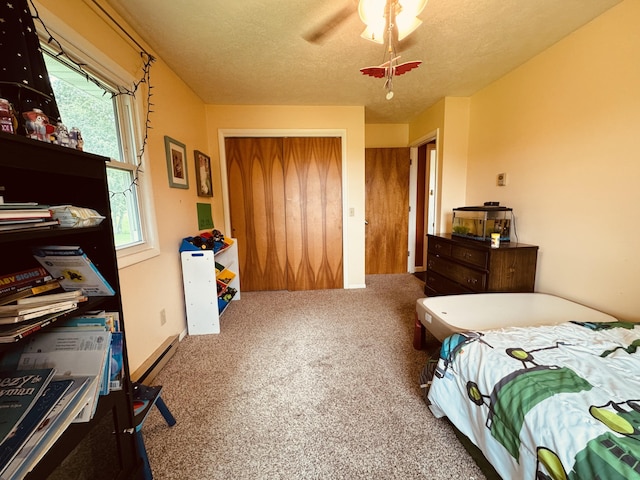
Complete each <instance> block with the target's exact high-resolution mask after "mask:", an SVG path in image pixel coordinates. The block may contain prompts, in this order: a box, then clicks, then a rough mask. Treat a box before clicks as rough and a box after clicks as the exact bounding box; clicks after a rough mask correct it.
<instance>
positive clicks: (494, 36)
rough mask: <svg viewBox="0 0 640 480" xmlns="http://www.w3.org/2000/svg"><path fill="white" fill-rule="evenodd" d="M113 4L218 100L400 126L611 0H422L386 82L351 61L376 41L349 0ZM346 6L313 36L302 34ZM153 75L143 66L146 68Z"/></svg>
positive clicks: (137, 0)
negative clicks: (359, 116)
mask: <svg viewBox="0 0 640 480" xmlns="http://www.w3.org/2000/svg"><path fill="white" fill-rule="evenodd" d="M93 1H94V2H95V1H97V2H98V3H107V4H109V5H111V6H112V7H113V8H114V9H115V10H116V12H118V13H119V14H120V15H121V16H122V17H123V18H124V19H125V20H126V21H127V22H128V23H129V24H130V25H131V26H132V27H133V28H134V29H135V31H136V32H137V33H138V34H139V35H140V36H141V37H142V38H143V39H144V41H146V42H147V43H148V44H149V45H150V46H151V48H152V49H153V50H152V53H153V54H155V55H157V56H159V57H160V58H161V59H162V60H163V61H165V62H166V63H167V64H168V65H169V67H170V68H171V69H173V70H174V71H175V72H176V73H177V74H178V75H179V76H180V77H181V78H182V79H183V80H184V81H185V82H186V83H187V85H189V86H190V87H191V88H192V89H193V91H194V92H195V93H196V94H197V95H198V96H199V97H200V98H201V99H202V100H203V101H204V102H205V103H208V104H216V105H364V106H365V120H366V122H367V123H406V122H408V121H410V120H411V119H412V118H413V117H415V116H416V115H417V114H419V113H420V112H422V111H423V110H424V109H426V108H427V107H429V106H431V105H433V104H434V103H435V102H437V101H438V100H440V99H441V98H443V97H445V96H469V95H471V94H473V93H475V92H477V91H478V90H480V89H482V88H483V87H485V86H486V85H488V84H489V83H491V82H492V81H494V80H496V79H498V78H500V77H501V76H503V75H504V74H506V73H507V72H509V71H511V70H513V69H514V68H516V67H518V66H519V65H521V64H522V63H524V62H526V61H527V60H529V59H530V58H532V57H534V56H535V55H537V54H538V53H540V52H542V51H543V50H545V49H546V48H548V47H549V46H551V45H552V44H554V43H556V42H557V41H559V40H560V39H561V38H563V37H565V36H567V35H568V34H570V33H571V32H573V31H574V30H576V29H578V28H579V27H581V26H582V25H584V24H585V23H587V22H589V21H590V20H592V19H593V18H595V17H596V16H598V15H600V14H601V13H603V12H604V11H606V10H607V9H609V8H611V7H612V6H614V5H616V4H617V3H619V2H620V1H621V0H429V2H428V3H427V6H426V8H425V9H424V11H423V12H422V14H421V15H420V18H421V19H422V20H423V22H424V23H423V24H422V26H421V27H420V28H419V29H418V30H416V31H415V32H414V33H413V34H412V35H411V37H409V42H406V44H404V45H401V46H400V48H399V49H398V50H399V54H400V55H401V57H402V58H401V59H400V62H405V61H410V60H421V61H422V62H423V63H422V65H421V66H420V67H419V68H418V69H416V70H412V71H410V72H408V73H406V74H405V75H402V76H400V77H397V78H395V79H394V92H395V96H394V98H393V99H392V100H386V99H385V91H384V88H383V85H384V79H375V78H371V77H367V76H363V75H362V74H361V73H360V71H359V70H360V68H362V67H367V66H371V65H377V64H380V63H382V61H383V57H384V53H385V47H383V46H382V45H379V44H375V43H372V42H369V41H367V40H364V39H362V38H361V37H360V33H361V32H362V30H363V29H364V26H363V24H362V23H361V21H360V19H359V17H358V15H357V13H355V12H356V5H357V2H356V1H355V0H324V1H317V0H279V1H278V0H180V1H175V0H93ZM345 7H346V8H351V9H353V12H354V14H352V15H350V16H348V17H347V19H346V20H344V21H343V22H341V23H340V24H339V25H337V26H336V27H335V28H333V29H332V30H331V31H329V32H328V33H327V34H326V35H325V36H324V37H323V38H322V41H320V42H309V41H307V40H305V38H304V36H305V35H307V34H309V33H310V32H312V31H313V30H315V29H316V28H318V27H319V26H320V25H322V24H324V23H325V21H326V19H327V18H328V17H330V16H331V15H332V14H334V13H335V12H337V11H339V10H340V9H342V8H345ZM152 80H153V69H152Z"/></svg>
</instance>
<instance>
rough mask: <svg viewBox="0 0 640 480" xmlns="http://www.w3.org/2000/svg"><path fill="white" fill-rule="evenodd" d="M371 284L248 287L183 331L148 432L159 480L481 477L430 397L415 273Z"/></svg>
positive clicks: (376, 279) (372, 278) (145, 431)
mask: <svg viewBox="0 0 640 480" xmlns="http://www.w3.org/2000/svg"><path fill="white" fill-rule="evenodd" d="M366 281H367V288H366V289H358V290H322V291H307V292H284V291H282V292H242V299H241V300H240V301H238V302H233V303H232V304H231V305H230V306H229V308H228V310H227V311H226V312H225V313H224V315H223V316H222V325H221V330H222V333H221V334H220V335H204V336H193V337H190V336H187V337H186V338H185V339H184V340H183V341H182V342H181V343H180V345H179V346H178V348H177V352H176V354H175V355H174V357H173V358H172V359H171V360H170V362H169V363H168V364H167V365H166V366H165V367H164V369H163V370H162V372H161V373H160V374H159V376H158V377H156V380H155V383H156V384H161V385H163V386H164V389H163V399H164V400H165V402H166V404H167V406H168V407H169V408H170V410H171V412H172V413H173V414H174V416H175V417H176V420H177V424H176V425H175V426H174V427H171V428H169V427H168V426H167V425H166V424H165V423H164V421H163V419H162V417H161V416H160V414H159V413H158V411H157V410H153V411H152V412H151V414H150V415H149V417H148V419H147V421H146V422H145V424H144V428H143V435H144V439H145V443H146V446H147V451H148V455H149V459H150V462H151V466H152V470H153V474H154V478H155V479H156V480H165V479H189V480H205V479H207V480H208V479H225V480H227V479H233V480H236V479H349V480H351V479H365V478H366V479H409V478H422V479H430V480H438V479H447V480H448V479H483V478H485V477H484V475H483V474H482V473H481V472H480V470H479V469H478V467H477V466H476V465H475V463H474V462H473V460H472V459H471V457H470V456H469V454H467V452H466V451H465V450H464V449H463V448H462V446H461V445H460V443H459V442H458V440H457V439H456V436H455V434H454V432H453V431H452V430H451V427H450V426H449V424H448V423H447V421H446V420H443V419H435V418H434V417H433V415H431V412H430V411H429V409H428V407H427V406H426V405H425V403H424V401H423V399H422V397H421V393H420V389H419V386H418V383H419V381H418V379H419V374H420V371H421V370H422V367H423V365H424V363H425V362H426V359H427V353H426V352H424V351H415V350H414V349H413V347H412V340H413V325H414V305H415V301H416V299H418V298H420V297H422V296H423V294H422V287H423V283H422V282H421V281H420V280H419V279H417V278H416V277H415V276H413V275H409V274H404V275H371V276H367V279H366Z"/></svg>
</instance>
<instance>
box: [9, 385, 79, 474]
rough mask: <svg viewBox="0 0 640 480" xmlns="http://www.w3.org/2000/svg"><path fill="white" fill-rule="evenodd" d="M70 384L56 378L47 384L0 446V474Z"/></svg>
mask: <svg viewBox="0 0 640 480" xmlns="http://www.w3.org/2000/svg"><path fill="white" fill-rule="evenodd" d="M72 384H73V380H71V379H62V380H60V379H56V377H54V378H53V379H52V380H51V381H50V382H49V384H48V385H47V386H46V388H45V389H44V393H43V394H42V395H41V396H40V397H39V398H38V399H37V400H36V403H35V404H34V405H33V406H32V407H31V409H29V411H28V412H27V414H26V415H25V416H24V418H23V419H22V421H21V422H20V423H19V424H18V425H17V426H16V427H15V428H14V429H13V430H12V431H11V433H10V434H9V435H8V436H7V438H6V439H5V441H4V442H2V443H1V444H0V472H3V471H4V470H5V469H6V467H7V465H9V462H11V460H13V459H14V457H15V456H16V454H17V453H18V452H19V451H20V449H21V448H22V446H23V445H24V444H25V443H26V442H27V440H29V438H30V437H31V435H33V434H34V433H35V431H36V429H37V428H38V426H39V425H40V424H41V423H42V421H43V420H44V419H45V418H46V417H47V416H48V415H49V414H50V413H51V411H52V410H53V408H54V407H55V406H56V404H57V403H58V402H59V401H60V399H61V398H62V396H63V395H64V394H65V392H66V391H67V390H68V389H69V388H70V387H71V385H72Z"/></svg>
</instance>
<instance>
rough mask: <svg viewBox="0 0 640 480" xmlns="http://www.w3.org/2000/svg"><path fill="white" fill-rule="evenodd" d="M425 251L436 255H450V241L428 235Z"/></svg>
mask: <svg viewBox="0 0 640 480" xmlns="http://www.w3.org/2000/svg"><path fill="white" fill-rule="evenodd" d="M427 251H428V252H429V253H435V254H436V255H444V256H446V257H450V256H451V243H449V242H447V241H446V240H440V239H439V238H434V237H429V240H428V244H427Z"/></svg>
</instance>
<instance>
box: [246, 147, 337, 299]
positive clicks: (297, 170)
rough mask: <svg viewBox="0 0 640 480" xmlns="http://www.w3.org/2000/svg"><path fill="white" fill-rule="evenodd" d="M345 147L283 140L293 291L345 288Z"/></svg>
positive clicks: (289, 274) (289, 279)
mask: <svg viewBox="0 0 640 480" xmlns="http://www.w3.org/2000/svg"><path fill="white" fill-rule="evenodd" d="M341 145H342V143H341V139H340V138H315V137H314V138H297V137H292V138H285V139H284V172H285V182H284V183H285V196H286V205H285V208H286V211H287V214H286V231H287V288H288V289H289V290H320V289H326V288H343V286H344V279H343V274H342V269H343V265H342V146H341ZM240 278H242V277H240Z"/></svg>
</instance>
